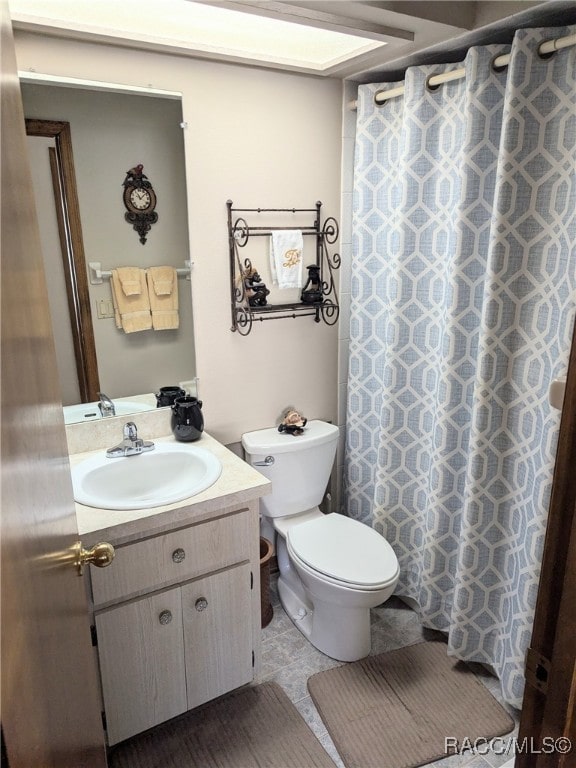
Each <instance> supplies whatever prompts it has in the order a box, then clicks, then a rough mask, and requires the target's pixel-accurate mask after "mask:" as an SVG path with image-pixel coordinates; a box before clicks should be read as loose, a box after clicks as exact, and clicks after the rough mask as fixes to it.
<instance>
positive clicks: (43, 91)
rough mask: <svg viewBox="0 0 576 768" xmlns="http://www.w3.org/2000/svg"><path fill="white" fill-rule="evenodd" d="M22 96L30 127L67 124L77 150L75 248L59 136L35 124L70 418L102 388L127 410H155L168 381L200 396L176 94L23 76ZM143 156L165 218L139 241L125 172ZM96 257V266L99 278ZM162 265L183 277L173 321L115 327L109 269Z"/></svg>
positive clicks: (34, 149)
mask: <svg viewBox="0 0 576 768" xmlns="http://www.w3.org/2000/svg"><path fill="white" fill-rule="evenodd" d="M22 96H23V102H24V113H25V116H26V118H27V120H28V122H29V123H35V124H39V123H42V122H44V121H49V122H50V123H52V124H53V125H55V124H59V125H65V124H68V126H69V134H70V139H71V148H72V151H73V159H72V167H73V169H75V173H74V174H73V176H74V180H75V185H76V190H77V201H78V211H79V214H78V218H79V229H80V237H79V241H78V242H76V243H75V242H74V238H72V237H71V235H70V226H69V224H70V221H69V219H70V217H72V218H73V217H74V213H73V206H72V205H70V200H69V199H68V198H67V195H68V196H69V194H70V193H69V192H68V191H67V190H66V187H67V182H66V174H65V173H64V172H63V170H62V157H63V156H64V157H66V152H63V150H62V146H60V145H59V142H60V143H61V142H62V136H61V135H60V134H58V135H50V132H48V134H46V132H44V133H42V131H40V130H36V131H33V132H32V133H33V134H34V135H33V136H29V139H28V140H29V151H30V160H31V168H32V175H33V180H34V184H35V190H36V198H37V211H38V218H39V223H40V233H41V238H42V245H43V251H44V257H45V267H46V277H47V283H48V287H49V294H50V305H51V313H52V321H53V331H54V338H55V343H56V347H57V358H58V367H59V371H60V378H61V383H62V402H63V404H64V406H66V407H67V408H66V412H67V418H66V420H67V421H68V422H70V421H75V420H85V418H86V414H85V413H84V410H85V409H84V408H79V409H78V408H72V407H71V406H77V405H78V404H81V403H89V404H90V403H92V404H93V403H94V401H95V400H97V395H96V393H97V392H98V391H101V392H105V393H106V395H108V396H109V397H110V398H111V399H112V400H113V401H114V402H117V401H118V402H119V403H120V401H122V405H119V411H120V412H121V413H122V414H123V415H124V414H125V413H128V412H136V411H138V410H141V409H143V408H145V407H146V408H148V407H155V404H156V401H155V397H154V396H153V395H154V393H156V392H158V391H159V388H160V387H162V386H168V385H179V384H180V385H182V386H183V388H184V389H187V390H188V391H191V392H192V393H194V394H195V392H194V388H195V375H196V371H195V359H194V334H193V316H192V293H191V283H190V280H189V276H188V277H187V275H186V269H185V266H186V262H187V261H188V260H189V258H190V256H189V238H188V219H187V200H186V175H185V156H184V139H183V127H182V105H181V101H180V99H179V98H176V96H177V95H176V94H169V95H168V97H164V96H162V97H160V96H158V95H154V96H151V95H140V94H133V93H124V92H121V93H118V92H111V91H101V90H94V89H91V88H78V87H70V86H63V85H60V84H52V83H51V84H45V83H28V82H26V83H22ZM64 133H65V131H64ZM70 156H71V158H72V152H71V153H70ZM140 163H141V164H142V165H143V166H144V169H143V172H144V173H145V174H146V176H147V177H148V179H149V181H150V183H151V184H152V185H153V189H154V192H155V194H156V196H157V206H156V212H157V214H158V221H157V222H156V223H155V224H153V226H152V227H151V229H150V231H149V232H148V233H147V234H146V242H145V243H144V244H143V243H142V242H141V240H140V234H139V233H138V232H137V231H135V230H134V229H133V226H132V224H131V223H129V222H128V221H127V220H126V219H125V213H126V212H127V211H126V207H125V204H124V202H123V191H124V187H123V182H124V180H125V178H126V173H127V171H128V170H129V169H131V168H133V167H135V166H137V165H138V164H140ZM72 197H73V195H72ZM62 211H64V216H62V215H60V220H59V217H58V214H59V212H60V213H61V212H62ZM89 262H98V263H100V265H101V270H102V271H103V273H104V279H102V280H101V281H100V282H98V279H97V277H96V274H95V272H94V270H90V268H89V266H88V263H89ZM165 265H166V266H173V267H176V268H177V269H178V270H179V273H180V274H179V277H178V280H177V283H178V285H177V291H178V328H171V329H167V330H158V331H155V330H144V331H139V332H133V333H126V332H125V331H124V330H123V329H118V328H117V327H116V322H115V319H114V308H113V305H112V287H111V284H110V279H109V274H110V271H111V270H112V269H114V268H117V267H140V268H143V269H147V268H149V267H153V266H165ZM83 285H84V288H83V287H82V286H83ZM90 332H92V336H93V358H94V359H93V363H92V364H91V363H90V359H91V351H90V336H91V333H90ZM86 340H88V341H87V342H86ZM83 345H84V347H83ZM86 370H88V373H86ZM130 409H132V410H130ZM88 412H89V413H93V412H94V408H93V407H92V408H89V409H88ZM97 417H99V414H98V416H97Z"/></svg>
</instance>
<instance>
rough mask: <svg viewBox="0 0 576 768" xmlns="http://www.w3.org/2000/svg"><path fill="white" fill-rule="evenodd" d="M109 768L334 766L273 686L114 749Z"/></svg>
mask: <svg viewBox="0 0 576 768" xmlns="http://www.w3.org/2000/svg"><path fill="white" fill-rule="evenodd" d="M108 764H109V766H110V768H334V763H333V762H332V760H331V759H330V757H329V756H328V754H327V753H326V752H325V751H324V749H323V747H322V745H321V744H320V742H319V741H318V740H317V739H316V737H315V736H314V734H313V733H312V731H311V730H310V729H309V728H308V726H307V725H306V723H305V722H304V720H303V719H302V717H301V715H300V713H299V712H298V710H297V709H296V707H295V706H294V705H293V704H292V702H291V701H290V699H289V698H288V697H287V696H286V694H285V693H284V691H283V690H282V689H281V688H280V686H279V685H277V684H276V683H263V684H262V685H258V686H254V687H252V688H243V689H242V690H239V691H235V692H234V693H231V694H228V695H227V696H225V697H222V698H220V699H217V700H215V701H213V702H210V703H208V704H205V705H204V706H202V707H200V708H198V709H194V710H192V711H191V712H187V713H186V714H185V715H181V716H180V717H177V718H174V719H173V720H169V721H168V722H167V723H163V724H162V725H158V726H156V728H152V729H151V730H149V731H146V732H145V733H142V734H139V735H138V736H134V737H133V738H131V739H128V740H127V741H124V742H122V743H121V744H119V745H118V746H117V747H114V748H113V749H112V751H111V753H110V755H109V758H108Z"/></svg>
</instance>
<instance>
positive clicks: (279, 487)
mask: <svg viewBox="0 0 576 768" xmlns="http://www.w3.org/2000/svg"><path fill="white" fill-rule="evenodd" d="M338 434H339V430H338V427H336V426H334V424H328V423H327V422H325V421H309V422H308V423H307V424H306V426H305V428H304V433H303V434H302V435H297V436H294V435H290V434H287V433H286V432H279V431H278V429H277V428H275V427H272V428H270V429H260V430H256V431H255V432H247V433H246V434H244V435H242V445H243V446H244V451H245V453H246V461H247V462H248V463H249V464H251V465H252V466H253V467H255V468H256V469H257V470H258V471H259V472H261V473H262V474H263V475H265V476H266V477H267V478H268V479H269V480H270V481H271V482H272V493H271V494H268V495H267V496H263V497H262V498H261V500H260V501H261V503H262V514H263V515H265V516H266V517H285V516H286V515H295V514H298V513H299V512H305V511H306V510H308V509H312V508H313V507H317V506H318V504H320V502H321V501H322V498H323V496H324V492H325V490H326V486H327V485H328V480H329V479H330V472H331V471H332V465H333V464H334V457H335V455H336V447H337V445H338ZM269 456H270V457H272V459H273V461H271V460H270V459H267V457H269Z"/></svg>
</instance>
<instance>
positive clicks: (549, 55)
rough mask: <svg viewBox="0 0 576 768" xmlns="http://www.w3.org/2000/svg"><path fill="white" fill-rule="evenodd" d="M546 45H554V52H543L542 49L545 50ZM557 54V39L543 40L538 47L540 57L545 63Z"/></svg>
mask: <svg viewBox="0 0 576 768" xmlns="http://www.w3.org/2000/svg"><path fill="white" fill-rule="evenodd" d="M546 43H548V44H550V43H552V45H553V46H554V50H552V51H542V48H544V46H545V45H546ZM557 53H558V48H556V39H555V38H553V37H552V38H549V39H548V40H542V42H541V43H540V45H539V46H538V56H539V58H541V59H542V60H543V61H548V59H551V58H552V56H554V55H555V54H557Z"/></svg>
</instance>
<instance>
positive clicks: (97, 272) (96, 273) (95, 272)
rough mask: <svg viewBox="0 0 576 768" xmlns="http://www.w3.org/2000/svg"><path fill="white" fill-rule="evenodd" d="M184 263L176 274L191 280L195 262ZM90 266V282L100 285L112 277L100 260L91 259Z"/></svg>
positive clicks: (187, 261)
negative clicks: (103, 267)
mask: <svg viewBox="0 0 576 768" xmlns="http://www.w3.org/2000/svg"><path fill="white" fill-rule="evenodd" d="M184 264H185V265H186V266H184V267H178V268H177V269H176V274H177V275H178V277H185V278H186V280H190V271H191V268H192V265H193V262H192V261H190V260H189V259H187V260H186V261H185V262H184ZM88 267H89V268H90V284H91V285H100V284H101V283H103V282H104V280H110V278H111V277H112V272H110V271H107V270H103V269H102V264H101V263H100V262H99V261H89V262H88Z"/></svg>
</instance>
